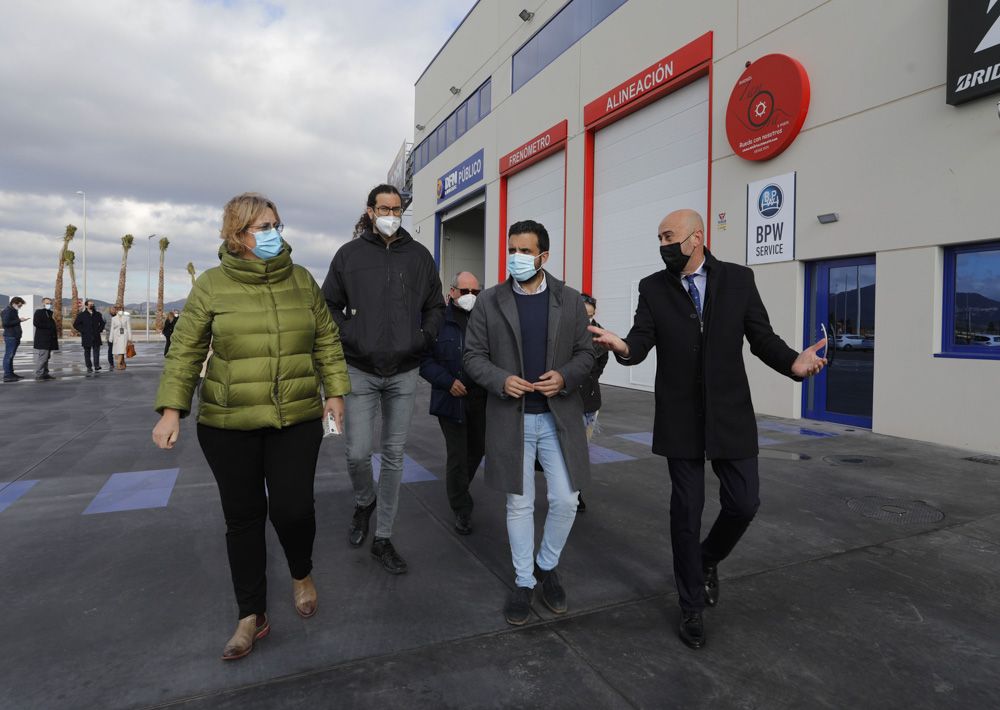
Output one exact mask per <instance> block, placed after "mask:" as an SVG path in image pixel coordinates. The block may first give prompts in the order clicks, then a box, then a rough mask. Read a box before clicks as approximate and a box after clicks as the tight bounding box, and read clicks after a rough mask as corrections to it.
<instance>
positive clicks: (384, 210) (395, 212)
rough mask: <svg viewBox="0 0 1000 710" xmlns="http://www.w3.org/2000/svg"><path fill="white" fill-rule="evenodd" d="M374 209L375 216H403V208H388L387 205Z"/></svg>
mask: <svg viewBox="0 0 1000 710" xmlns="http://www.w3.org/2000/svg"><path fill="white" fill-rule="evenodd" d="M372 209H373V210H374V211H375V214H377V215H378V216H379V217H388V216H389V215H390V214H391V215H392V216H393V217H402V216H403V208H402V207H386V206H385V205H378V206H376V207H372Z"/></svg>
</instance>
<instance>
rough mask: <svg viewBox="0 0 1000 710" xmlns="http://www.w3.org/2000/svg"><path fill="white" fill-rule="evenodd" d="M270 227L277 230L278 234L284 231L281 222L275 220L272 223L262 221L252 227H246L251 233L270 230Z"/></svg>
mask: <svg viewBox="0 0 1000 710" xmlns="http://www.w3.org/2000/svg"><path fill="white" fill-rule="evenodd" d="M272 229H274V230H275V231H277V232H278V234H281V233H282V232H284V231H285V225H283V224H282V223H281V222H275V223H274V224H272V223H271V222H264V224H257V225H254V226H253V227H247V231H248V232H250V233H251V234H257V233H259V232H270V231H271V230H272Z"/></svg>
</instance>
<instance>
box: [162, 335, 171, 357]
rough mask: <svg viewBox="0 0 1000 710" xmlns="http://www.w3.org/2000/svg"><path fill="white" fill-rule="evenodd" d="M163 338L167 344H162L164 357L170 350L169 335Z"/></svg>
mask: <svg viewBox="0 0 1000 710" xmlns="http://www.w3.org/2000/svg"><path fill="white" fill-rule="evenodd" d="M165 340H166V341H167V344H166V345H164V346H163V357H166V356H167V353H168V352H170V337H169V336H168V337H167V338H165Z"/></svg>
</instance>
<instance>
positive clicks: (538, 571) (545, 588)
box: [535, 562, 566, 614]
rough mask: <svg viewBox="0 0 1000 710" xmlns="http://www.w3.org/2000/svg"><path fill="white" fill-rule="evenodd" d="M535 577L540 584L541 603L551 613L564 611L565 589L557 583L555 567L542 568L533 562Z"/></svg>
mask: <svg viewBox="0 0 1000 710" xmlns="http://www.w3.org/2000/svg"><path fill="white" fill-rule="evenodd" d="M535 579H537V580H538V581H539V583H540V584H541V585H542V603H543V604H544V605H545V606H547V607H548V608H549V611H551V612H552V613H553V614H565V613H566V590H565V589H563V588H562V585H561V584H559V573H558V572H556V570H555V567H553V568H552V569H550V570H544V569H542V568H541V567H539V566H538V563H537V562H536V563H535Z"/></svg>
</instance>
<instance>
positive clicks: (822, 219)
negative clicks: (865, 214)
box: [816, 212, 840, 224]
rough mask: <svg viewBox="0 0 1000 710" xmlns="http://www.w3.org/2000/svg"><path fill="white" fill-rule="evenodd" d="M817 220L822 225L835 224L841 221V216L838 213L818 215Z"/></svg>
mask: <svg viewBox="0 0 1000 710" xmlns="http://www.w3.org/2000/svg"><path fill="white" fill-rule="evenodd" d="M816 219H818V220H819V223H820V224H833V223H834V222H839V221H840V215H839V214H837V213H836V212H827V213H826V214H818V215H816Z"/></svg>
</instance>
